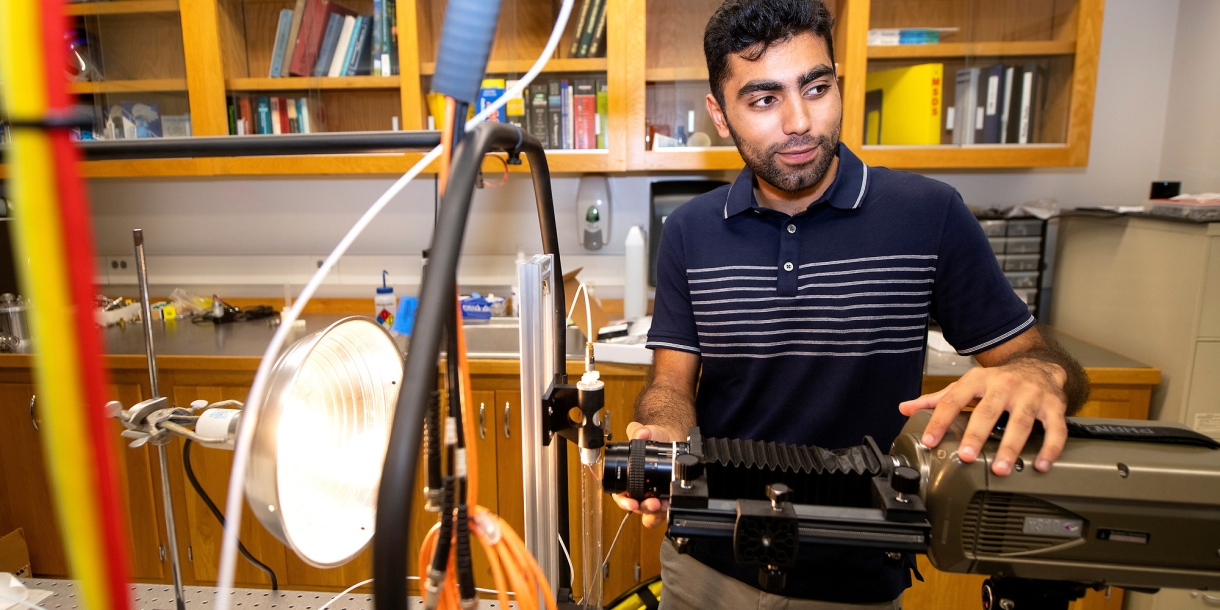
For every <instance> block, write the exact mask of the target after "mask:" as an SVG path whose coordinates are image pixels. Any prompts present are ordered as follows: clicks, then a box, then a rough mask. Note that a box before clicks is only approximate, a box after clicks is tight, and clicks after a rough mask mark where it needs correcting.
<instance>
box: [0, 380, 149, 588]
mask: <svg viewBox="0 0 1220 610" xmlns="http://www.w3.org/2000/svg"><path fill="white" fill-rule="evenodd" d="M109 395H110V396H111V397H112V398H115V399H117V400H120V401H122V402H123V404H124V405H133V404H135V403H137V402H139V401H140V400H142V399H143V398H142V397H143V394H142V391H141V388H140V386H139V385H138V384H121V385H111V386H110V388H109ZM34 396H35V387H34V386H33V384H31V383H0V471H2V475H0V476H2V477H3V479H4V480H3V483H2V484H0V486H2V487H3V489H4V490H5V492H6V494H7V502H6V504H7V507H6V508H7V513H8V521H9V523H6V524H4V525H5V527H6V528H7V527H20V528H23V529H24V530H25V536H26V542H27V544H28V545H29V550H30V563H31V567H32V569H33V571H34V573H35V574H37V575H39V576H54V577H66V576H69V572H68V562H67V556H66V554H65V553H64V549H63V540H62V538H61V536H60V531H59V523H58V522H57V521H56V512H55V510H54V507H55V506H56V504H55V502H54V499H53V498H54V496H53V493H52V491H51V484H50V479H49V478H48V476H49V472H48V470H47V468H46V464H45V461H44V458H43V446H42V435H41V432H40V431H39V430H38V427H37V426H38V424H39V423H40V422H41V416H40V415H39V413H38V410H37V402H36V400H35V399H34ZM110 429H111V431H112V432H113V433H114V439H113V448H114V450H115V451H116V454H115V456H116V458H117V459H116V461H115V465H116V467H117V468H118V475H119V479H118V480H119V485H120V487H121V489H120V494H119V497H120V498H122V500H123V507H122V508H123V510H124V515H125V517H126V521H127V526H128V528H129V531H130V532H131V534H130V536H128V540H129V542H130V544H129V546H128V549H127V550H128V553H129V557H130V561H131V566H130V568H131V575H132V577H133V578H135V579H138V580H141V581H150V580H151V581H160V580H163V579H164V578H165V570H164V562H163V561H162V559H161V541H162V536H161V531H162V528H163V527H164V526H163V525H162V522H163V521H162V519H161V513H160V512H158V510H157V502H158V501H159V496H158V495H157V493H156V492H155V491H154V490H155V489H156V488H155V487H154V485H153V470H152V466H151V461H152V460H153V459H155V458H152V457H150V456H152V455H153V454H152V451H153V450H152V449H151V448H150V447H142V448H140V449H135V450H130V449H128V448H127V446H126V444H124V443H123V442H122V439H120V438H119V432H120V431H121V430H122V426H121V425H120V424H119V423H118V422H117V421H115V422H113V425H112V426H111V427H110ZM7 531H8V530H7V529H6V530H5V532H6V533H7Z"/></svg>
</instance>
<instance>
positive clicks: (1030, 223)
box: [975, 210, 1046, 317]
mask: <svg viewBox="0 0 1220 610" xmlns="http://www.w3.org/2000/svg"><path fill="white" fill-rule="evenodd" d="M995 214H997V212H995V211H992V210H975V216H976V217H977V218H978V219H979V226H981V227H982V228H983V234H984V235H986V236H987V241H988V242H989V243H990V244H991V251H992V253H994V254H995V257H996V261H998V262H999V264H1000V269H1001V270H1003V271H1004V277H1005V278H1007V279H1008V283H1009V284H1012V287H1013V290H1014V291H1015V292H1016V293H1017V296H1018V297H1020V298H1021V300H1022V301H1024V302H1025V304H1026V306H1028V307H1029V311H1030V313H1032V314H1034V316H1035V317H1037V316H1038V301H1039V299H1040V297H1041V296H1042V295H1041V287H1042V272H1043V270H1044V268H1045V265H1044V263H1043V261H1044V253H1043V239H1044V238H1043V236H1044V235H1045V233H1046V221H1045V220H1042V219H1041V218H1028V217H1025V218H1000V217H996V216H995Z"/></svg>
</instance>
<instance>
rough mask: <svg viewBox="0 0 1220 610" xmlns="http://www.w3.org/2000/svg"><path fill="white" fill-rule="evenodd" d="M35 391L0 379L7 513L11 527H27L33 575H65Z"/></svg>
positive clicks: (1, 458)
mask: <svg viewBox="0 0 1220 610" xmlns="http://www.w3.org/2000/svg"><path fill="white" fill-rule="evenodd" d="M27 379H28V377H27ZM34 393H35V389H34V385H33V384H32V383H30V382H28V381H27V382H25V383H0V465H2V466H3V476H4V488H5V490H6V492H7V494H8V504H9V510H8V512H9V518H10V519H11V521H12V523H11V526H12V527H20V528H22V529H24V530H25V540H26V544H27V545H28V546H29V549H30V567H31V569H32V571H33V572H34V574H35V575H37V576H40V577H67V576H68V561H67V557H66V556H65V555H64V550H63V548H64V547H63V539H62V538H61V537H60V534H59V524H58V523H57V522H56V521H55V511H54V510H53V507H54V506H55V502H54V500H53V498H52V494H51V487H50V482H49V479H48V478H47V474H48V472H47V469H46V466H45V465H44V462H43V453H42V439H41V434H40V433H39V431H38V429H37V426H36V423H35V419H36V417H37V415H36V413H37V412H36V410H35V407H34V406H33V404H34V403H33V400H34ZM5 533H8V532H7V531H5Z"/></svg>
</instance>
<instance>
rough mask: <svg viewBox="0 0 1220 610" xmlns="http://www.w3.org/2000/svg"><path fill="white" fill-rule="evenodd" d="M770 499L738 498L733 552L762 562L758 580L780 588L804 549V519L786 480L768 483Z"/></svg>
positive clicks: (763, 585)
mask: <svg viewBox="0 0 1220 610" xmlns="http://www.w3.org/2000/svg"><path fill="white" fill-rule="evenodd" d="M767 497H768V498H770V501H767V500H738V501H737V522H736V523H735V524H734V526H733V556H734V559H735V560H736V561H737V563H740V564H744V565H757V566H758V584H759V588H760V589H762V590H764V591H769V592H772V593H774V592H777V591H780V590H782V589H783V588H784V585H785V583H786V582H787V570H789V569H791V568H792V567H793V566H795V565H796V555H797V551H798V550H800V523H799V522H798V521H797V518H796V509H794V508H793V506H792V502H791V498H792V490H791V489H789V488H788V486H787V485H784V484H783V483H772V484H771V485H768V486H767Z"/></svg>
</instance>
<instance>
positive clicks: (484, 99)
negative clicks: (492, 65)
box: [475, 78, 508, 123]
mask: <svg viewBox="0 0 1220 610" xmlns="http://www.w3.org/2000/svg"><path fill="white" fill-rule="evenodd" d="M501 95H504V79H502V78H485V79H483V83H482V86H481V87H480V89H479V100H478V104H477V106H476V108H475V109H476V111H478V112H483V109H484V108H487V107H488V106H490V105H491V104H492V103H493V102H495V101H496V100H497V99H500V96H501ZM487 120H488V121H495V122H496V123H507V122H508V113H507V112H506V110H505V107H504V106H501V107H500V108H499V109H498V110H497V111H496V112H495V113H493V114H492V115H491V116H489V117H487Z"/></svg>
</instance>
